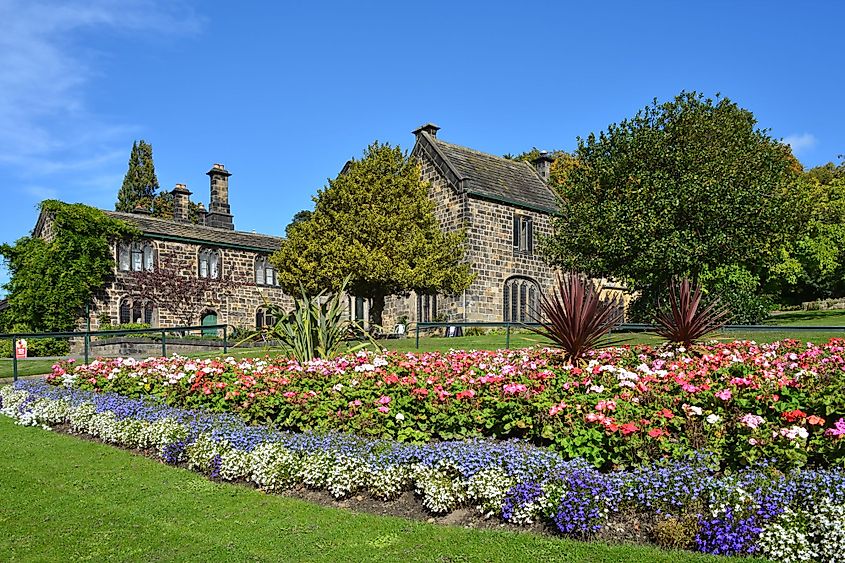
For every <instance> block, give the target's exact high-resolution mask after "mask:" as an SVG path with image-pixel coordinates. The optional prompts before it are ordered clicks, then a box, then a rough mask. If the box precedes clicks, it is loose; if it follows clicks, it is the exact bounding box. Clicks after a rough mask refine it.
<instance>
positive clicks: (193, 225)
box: [101, 209, 284, 239]
mask: <svg viewBox="0 0 845 563" xmlns="http://www.w3.org/2000/svg"><path fill="white" fill-rule="evenodd" d="M101 211H103V212H105V213H108V214H109V215H117V216H123V217H128V218H130V219H139V220H143V221H159V222H161V223H163V224H168V225H169V224H180V223H177V222H176V221H173V220H171V219H166V218H164V217H156V216H154V215H138V214H137V213H129V212H126V211H111V210H109V209H102V210H101ZM181 224H182V225H185V226H189V227H191V228H199V229H208V230H210V231H213V232H216V233H221V234H225V233H237V234H242V235H250V236H259V237H267V238H274V239H284V237H282V236H277V235H268V234H264V233H254V232H252V231H238V230H235V229H221V228H219V227H211V226H209V225H202V224H199V223H181Z"/></svg>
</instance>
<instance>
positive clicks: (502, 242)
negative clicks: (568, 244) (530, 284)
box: [384, 152, 554, 330]
mask: <svg viewBox="0 0 845 563" xmlns="http://www.w3.org/2000/svg"><path fill="white" fill-rule="evenodd" d="M415 156H417V158H418V159H419V160H420V165H421V173H422V178H423V180H425V181H427V182H429V195H430V196H431V198H432V199H433V200H434V204H435V211H434V214H435V217H436V218H437V220H438V221H439V223H440V226H441V228H442V229H443V230H444V231H447V232H450V231H455V230H458V229H461V228H464V229H466V234H467V242H466V254H465V257H466V260H467V261H468V262H469V264H470V268H471V271H472V272H473V273H474V274H475V280H474V281H473V283H472V285H471V286H470V287H469V288H468V289H467V290H466V291H465V292H463V293H461V294H459V295H440V296H438V299H437V314H438V316H439V317H441V318H445V320H451V321H463V322H502V320H503V315H504V307H503V297H504V286H505V281H506V280H507V279H508V278H510V277H512V276H522V277H527V278H531V279H533V280H534V281H536V282H537V284H538V285H539V286H540V288H541V290H542V291H544V292H549V291H551V289H552V287H553V283H554V269H553V268H551V267H549V266H548V265H547V264H546V263H545V262H544V261H543V259H542V258H541V257H540V255H539V253H538V252H537V250H536V246H537V241H538V240H539V238H540V237H543V236H547V235H550V234H551V221H550V217H549V215H548V214H546V213H543V212H540V211H530V210H524V209H521V208H517V207H514V206H511V205H507V204H504V203H499V202H494V201H487V200H483V199H479V198H477V197H474V196H468V195H467V194H465V193H459V192H458V191H457V190H456V189H454V188H453V187H452V185H451V184H449V182H448V181H447V180H446V178H445V176H444V175H443V173H442V172H441V171H440V170H439V169H438V168H437V166H436V165H435V164H434V163H433V162H431V160H429V159H428V158H426V154H425V153H423V152H418V153H416V154H415ZM514 214H519V215H523V216H528V217H531V219H532V222H533V228H534V235H533V239H534V246H535V249H534V250H533V251H532V252H530V253H526V254H522V253H519V252H515V251H514V248H513V220H514ZM403 316H404V317H407V318H408V319H409V321H411V322H417V321H418V320H419V318H420V312H419V311H418V310H417V296H416V294H413V293H412V294H411V295H410V296H409V297H397V296H394V297H391V298H389V299H388V301H387V304H386V307H385V314H384V325H385V327H386V328H387V329H388V330H390V329H391V328H392V327H393V325H394V323H395V322H396V319H398V318H400V317H403Z"/></svg>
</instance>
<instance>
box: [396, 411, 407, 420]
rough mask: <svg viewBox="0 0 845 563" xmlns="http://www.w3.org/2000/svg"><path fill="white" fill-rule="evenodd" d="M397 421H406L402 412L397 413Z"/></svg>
mask: <svg viewBox="0 0 845 563" xmlns="http://www.w3.org/2000/svg"><path fill="white" fill-rule="evenodd" d="M396 420H398V421H399V422H402V421H403V420H405V415H404V414H402V413H401V412H399V413H396Z"/></svg>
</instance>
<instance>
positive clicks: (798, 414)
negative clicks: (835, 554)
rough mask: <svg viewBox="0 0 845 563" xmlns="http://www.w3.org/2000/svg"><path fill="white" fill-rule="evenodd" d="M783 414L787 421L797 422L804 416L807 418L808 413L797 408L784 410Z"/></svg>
mask: <svg viewBox="0 0 845 563" xmlns="http://www.w3.org/2000/svg"><path fill="white" fill-rule="evenodd" d="M781 416H782V417H783V418H784V419H785V420H786V421H787V422H795V421H797V420H801V419H802V418H807V413H805V412H804V411H802V410H800V409H795V410H794V411H786V412H782V413H781Z"/></svg>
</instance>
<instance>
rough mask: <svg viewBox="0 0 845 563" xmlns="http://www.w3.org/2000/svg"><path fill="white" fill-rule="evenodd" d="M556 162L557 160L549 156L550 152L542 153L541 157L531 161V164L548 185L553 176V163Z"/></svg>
mask: <svg viewBox="0 0 845 563" xmlns="http://www.w3.org/2000/svg"><path fill="white" fill-rule="evenodd" d="M554 161H555V159H554V157H553V156H552V155H550V154H549V151H540V155H539V156H538V157H536V158H534V159H533V160H532V161H531V164H533V165H534V170H536V171H537V174H538V175H539V176H540V178H542V180H543V181H544V182H546V183H548V182H549V177H550V176H551V174H552V162H554Z"/></svg>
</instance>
